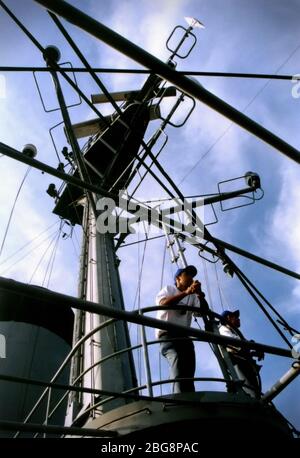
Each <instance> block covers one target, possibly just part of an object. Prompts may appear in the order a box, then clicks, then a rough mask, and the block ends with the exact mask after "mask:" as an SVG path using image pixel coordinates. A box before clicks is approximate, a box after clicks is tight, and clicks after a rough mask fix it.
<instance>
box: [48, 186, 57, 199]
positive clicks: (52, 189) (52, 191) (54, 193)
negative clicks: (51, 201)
mask: <svg viewBox="0 0 300 458" xmlns="http://www.w3.org/2000/svg"><path fill="white" fill-rule="evenodd" d="M46 193H47V194H49V196H50V197H54V198H57V197H58V192H57V189H56V187H55V184H54V183H50V184H49V186H48V189H47V191H46Z"/></svg>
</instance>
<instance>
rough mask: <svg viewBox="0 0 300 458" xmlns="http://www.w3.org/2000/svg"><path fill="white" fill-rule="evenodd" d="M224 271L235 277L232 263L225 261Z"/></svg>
mask: <svg viewBox="0 0 300 458" xmlns="http://www.w3.org/2000/svg"><path fill="white" fill-rule="evenodd" d="M223 271H224V273H225V274H226V275H228V276H229V277H231V278H233V275H234V271H233V269H232V267H231V265H230V264H229V263H227V262H226V263H225V264H224V266H223Z"/></svg>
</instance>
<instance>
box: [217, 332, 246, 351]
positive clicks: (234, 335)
mask: <svg viewBox="0 0 300 458" xmlns="http://www.w3.org/2000/svg"><path fill="white" fill-rule="evenodd" d="M219 333H220V334H221V336H225V337H234V338H235V339H239V340H241V338H240V336H239V335H238V333H235V332H234V329H232V328H231V327H228V326H225V325H221V326H220V327H219ZM226 350H227V351H229V352H230V353H235V352H236V351H238V350H240V347H234V346H233V345H231V346H230V347H226Z"/></svg>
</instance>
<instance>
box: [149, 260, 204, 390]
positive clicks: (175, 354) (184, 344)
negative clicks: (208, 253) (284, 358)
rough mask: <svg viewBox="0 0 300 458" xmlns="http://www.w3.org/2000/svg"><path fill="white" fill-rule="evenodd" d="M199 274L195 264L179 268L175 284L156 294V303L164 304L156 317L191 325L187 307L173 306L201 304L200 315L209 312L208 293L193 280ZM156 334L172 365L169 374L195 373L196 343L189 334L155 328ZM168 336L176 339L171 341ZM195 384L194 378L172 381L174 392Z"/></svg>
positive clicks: (191, 374)
mask: <svg viewBox="0 0 300 458" xmlns="http://www.w3.org/2000/svg"><path fill="white" fill-rule="evenodd" d="M195 275H197V269H196V267H195V266H187V267H185V268H183V269H178V270H177V272H176V274H175V277H174V280H175V284H174V285H168V286H165V287H164V288H163V289H162V290H161V291H160V292H159V293H158V295H157V296H156V305H162V306H164V308H162V309H161V310H158V312H157V318H158V319H159V320H164V321H168V322H170V323H174V324H180V325H183V326H186V327H190V325H191V320H192V313H193V312H191V311H188V310H173V309H172V307H173V306H177V305H186V306H191V307H198V308H199V313H197V315H204V314H207V312H208V311H209V307H208V304H207V302H206V300H205V294H204V293H203V292H202V291H201V284H200V283H199V281H197V280H196V281H194V279H193V278H194V277H195ZM155 334H156V337H157V338H158V339H159V341H160V349H161V353H162V355H163V356H164V357H165V358H167V360H168V363H169V365H170V378H172V379H179V378H189V379H192V378H193V377H194V374H195V368H196V361H195V350H194V344H193V341H192V339H191V338H189V337H188V336H186V337H182V334H181V335H179V334H178V333H176V332H173V331H172V332H171V331H164V330H162V329H156V333H155ZM169 339H174V340H171V341H169ZM193 391H195V386H194V382H193V380H178V382H175V383H174V385H173V392H174V393H183V392H193Z"/></svg>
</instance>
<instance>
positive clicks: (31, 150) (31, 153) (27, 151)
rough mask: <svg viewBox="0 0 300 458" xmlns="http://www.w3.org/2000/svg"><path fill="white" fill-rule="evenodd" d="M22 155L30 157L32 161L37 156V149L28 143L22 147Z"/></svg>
mask: <svg viewBox="0 0 300 458" xmlns="http://www.w3.org/2000/svg"><path fill="white" fill-rule="evenodd" d="M22 153H23V154H24V155H25V156H27V157H30V158H31V159H33V158H34V157H35V156H36V155H37V149H36V147H35V146H34V145H32V144H31V143H28V144H27V145H25V146H24V148H23V150H22Z"/></svg>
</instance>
